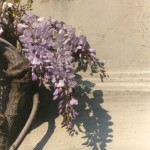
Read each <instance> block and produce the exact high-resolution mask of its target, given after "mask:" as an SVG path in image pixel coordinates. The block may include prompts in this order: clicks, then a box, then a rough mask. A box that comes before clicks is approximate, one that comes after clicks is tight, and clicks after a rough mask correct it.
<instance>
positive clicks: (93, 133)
mask: <svg viewBox="0 0 150 150" xmlns="http://www.w3.org/2000/svg"><path fill="white" fill-rule="evenodd" d="M78 84H79V87H78V88H77V91H76V95H77V98H78V99H79V100H80V101H79V105H78V108H77V111H78V112H79V114H80V115H79V116H78V118H77V119H76V123H75V124H76V125H77V127H78V130H79V132H83V133H84V134H85V136H84V137H82V138H84V139H85V143H83V145H85V146H87V147H91V148H92V150H107V143H110V142H112V139H113V135H112V132H113V130H112V129H111V126H112V125H113V123H112V121H111V116H110V115H109V113H108V111H107V110H105V109H104V108H102V106H101V105H100V104H101V103H103V92H102V91H101V90H94V91H92V89H94V86H95V84H94V83H92V82H90V81H87V80H82V77H81V76H79V75H78ZM87 85H88V87H87ZM88 95H89V96H90V97H93V98H90V97H89V96H88Z"/></svg>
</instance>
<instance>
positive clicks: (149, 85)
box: [76, 72, 150, 92]
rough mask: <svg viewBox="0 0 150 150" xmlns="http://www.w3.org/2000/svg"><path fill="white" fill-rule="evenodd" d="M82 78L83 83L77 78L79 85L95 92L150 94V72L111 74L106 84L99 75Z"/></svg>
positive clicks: (84, 75)
mask: <svg viewBox="0 0 150 150" xmlns="http://www.w3.org/2000/svg"><path fill="white" fill-rule="evenodd" d="M81 76H82V81H81V79H79V78H76V79H77V81H78V83H79V84H80V83H82V85H83V86H87V87H91V88H93V89H94V90H97V89H100V90H105V91H131V92H132V91H139V92H140V91H141V92H144V91H145V92H150V72H117V73H116V72H111V73H109V78H106V79H104V82H101V79H100V77H99V75H94V76H92V77H91V76H90V75H87V74H81Z"/></svg>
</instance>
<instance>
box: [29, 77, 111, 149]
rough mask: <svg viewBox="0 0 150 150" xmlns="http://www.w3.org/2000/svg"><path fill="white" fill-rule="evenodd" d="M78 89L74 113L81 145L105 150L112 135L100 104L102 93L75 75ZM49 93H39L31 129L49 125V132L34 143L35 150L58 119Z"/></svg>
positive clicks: (90, 83) (44, 143) (40, 145)
mask: <svg viewBox="0 0 150 150" xmlns="http://www.w3.org/2000/svg"><path fill="white" fill-rule="evenodd" d="M77 81H78V85H79V86H78V87H77V89H76V90H75V97H76V98H77V99H78V100H79V105H78V106H77V107H76V110H77V111H78V112H79V116H78V118H77V119H76V120H75V126H77V128H78V129H77V131H78V133H79V132H82V134H84V136H83V137H82V138H83V139H84V141H85V142H84V143H83V145H84V146H86V147H91V149H92V150H107V144H108V143H110V142H112V139H113V135H112V132H113V131H112V129H111V126H112V125H113V123H112V121H111V116H110V115H109V112H108V111H107V110H105V109H104V108H103V107H102V106H101V103H103V101H104V100H103V92H102V91H101V90H92V89H94V86H95V84H94V83H92V82H90V81H87V80H82V77H81V76H80V75H77ZM51 98H52V93H51V92H49V91H45V90H43V91H41V92H40V99H41V102H40V107H39V111H38V114H37V118H36V120H35V121H34V124H33V126H32V128H31V130H33V129H35V128H37V127H38V126H40V125H41V124H43V123H44V122H48V129H47V132H46V133H45V135H44V136H43V138H41V140H40V141H39V143H37V144H36V146H35V148H34V150H42V149H43V148H44V146H45V145H46V143H47V142H48V140H49V139H50V137H51V136H52V134H53V133H54V130H55V119H56V118H57V117H58V108H57V105H58V103H57V101H52V100H51Z"/></svg>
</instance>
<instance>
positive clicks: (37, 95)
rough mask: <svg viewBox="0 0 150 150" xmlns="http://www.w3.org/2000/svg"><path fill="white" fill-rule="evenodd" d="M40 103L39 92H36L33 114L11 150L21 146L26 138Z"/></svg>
mask: <svg viewBox="0 0 150 150" xmlns="http://www.w3.org/2000/svg"><path fill="white" fill-rule="evenodd" d="M38 104H39V94H38V93H36V94H34V96H33V107H32V111H31V114H30V116H29V118H28V120H27V122H26V124H25V126H24V128H23V129H22V131H21V133H20V135H19V136H18V138H17V139H16V141H15V142H14V143H13V145H12V146H11V147H10V149H9V150H17V149H18V147H19V146H20V144H21V143H22V141H23V140H24V138H25V136H26V134H27V132H28V130H29V128H30V126H31V124H32V122H33V120H34V118H35V116H36V113H37V110H38Z"/></svg>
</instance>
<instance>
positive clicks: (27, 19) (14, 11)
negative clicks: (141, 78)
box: [0, 1, 104, 131]
mask: <svg viewBox="0 0 150 150" xmlns="http://www.w3.org/2000/svg"><path fill="white" fill-rule="evenodd" d="M30 3H31V1H28V3H27V4H26V5H24V6H21V5H20V4H19V3H15V4H14V5H13V4H11V3H6V2H4V3H3V5H2V11H1V18H0V23H1V28H0V32H1V33H2V32H3V28H5V27H7V28H9V29H10V30H11V31H13V33H14V37H16V39H17V40H18V41H19V42H20V45H21V49H22V52H23V53H24V54H25V56H26V57H27V58H28V60H29V62H30V67H31V70H32V80H33V81H34V82H38V84H39V86H45V87H46V88H48V89H49V88H51V87H52V88H53V89H54V93H53V100H59V105H58V109H59V114H61V115H62V116H63V121H62V126H66V127H67V130H68V131H73V123H72V122H73V120H74V119H75V118H76V117H77V115H78V113H77V112H76V111H75V109H74V106H75V105H77V104H78V100H77V99H76V98H75V97H74V92H73V91H74V88H75V87H76V86H77V82H76V81H75V72H76V67H75V66H76V65H75V64H78V68H80V69H83V70H84V69H86V68H87V66H88V65H90V66H91V68H92V71H96V72H98V71H100V72H102V73H104V72H103V68H101V67H100V66H99V62H98V59H97V58H96V57H95V55H96V51H95V50H94V49H91V48H89V46H88V43H87V40H86V37H85V36H84V35H76V33H75V32H76V30H75V28H73V27H71V26H70V25H67V24H65V23H64V22H63V21H58V20H55V19H52V18H50V17H49V18H48V19H46V18H44V17H38V16H35V15H33V14H32V13H31V11H30V10H29V6H30V5H29V4H30ZM101 69H102V70H101Z"/></svg>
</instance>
